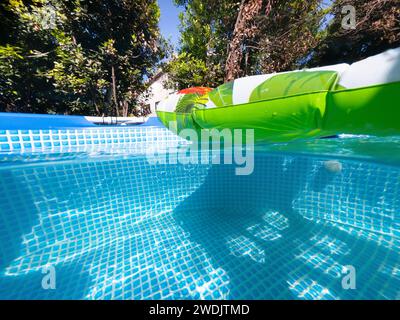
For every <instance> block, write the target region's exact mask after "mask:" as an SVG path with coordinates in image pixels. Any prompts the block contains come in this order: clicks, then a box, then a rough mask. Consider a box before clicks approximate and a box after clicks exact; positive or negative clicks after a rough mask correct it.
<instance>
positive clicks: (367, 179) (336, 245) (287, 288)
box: [0, 152, 400, 299]
mask: <svg viewBox="0 0 400 320" xmlns="http://www.w3.org/2000/svg"><path fill="white" fill-rule="evenodd" d="M12 157H13V156H12V155H10V156H9V158H8V160H7V161H6V162H4V163H3V164H2V165H1V166H0V219H1V223H0V243H1V247H0V258H1V259H0V270H1V276H0V288H1V291H0V298H2V299H5V298H6V299H227V298H229V299H399V298H400V293H399V290H400V289H399V288H400V256H399V251H400V231H399V230H400V219H399V212H400V168H399V167H396V166H389V165H384V164H379V163H374V162H364V161H360V160H354V159H341V160H340V170H331V169H330V166H329V163H328V165H327V161H332V160H331V159H329V158H322V157H318V156H313V157H308V156H305V155H296V154H292V155H284V154H276V153H275V154H274V153H268V152H257V153H256V157H255V164H254V173H253V174H251V175H249V176H237V175H235V167H234V166H233V165H211V164H209V165H200V164H199V165H190V164H189V165H179V164H177V165H160V164H149V163H148V161H147V159H146V158H145V157H144V156H143V155H139V154H134V153H129V152H127V153H125V154H124V155H114V156H112V157H109V156H107V157H105V156H101V155H99V156H98V157H96V155H93V154H91V155H90V156H89V155H86V156H85V153H83V154H82V155H81V156H79V157H78V158H74V157H70V156H65V158H63V156H62V155H57V156H56V157H55V158H54V159H52V161H31V160H30V158H28V157H27V158H26V159H25V161H24V159H23V158H24V155H18V157H17V156H15V157H17V158H18V159H17V160H18V161H17V162H16V163H15V164H14V163H13V162H12V161H10V158H12ZM36 160H37V159H36ZM334 161H336V160H334ZM346 266H353V267H354V268H355V270H356V275H357V276H356V288H355V289H347V290H346V289H344V288H343V286H342V279H343V276H344V275H345V274H346V273H345V271H346V270H347V269H346V268H347V267H346ZM49 267H54V270H55V274H56V289H54V290H45V289H43V288H42V279H43V277H44V275H45V273H44V272H45V270H46V269H47V268H49Z"/></svg>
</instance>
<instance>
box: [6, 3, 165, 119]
mask: <svg viewBox="0 0 400 320" xmlns="http://www.w3.org/2000/svg"><path fill="white" fill-rule="evenodd" d="M0 17H1V18H2V19H0V20H1V21H0V35H1V37H0V38H1V40H0V72H1V74H0V110H3V111H18V112H56V113H69V114H71V113H75V114H92V115H101V114H106V115H107V114H112V115H115V114H116V113H118V114H119V115H124V116H127V115H128V114H132V113H142V110H141V109H140V107H138V96H139V95H140V94H141V93H142V92H143V91H144V90H145V89H146V79H147V78H149V77H151V76H152V74H153V73H154V72H155V70H156V68H157V65H158V64H159V62H160V61H161V60H162V59H164V58H165V57H166V55H167V52H168V46H167V43H166V41H165V40H164V39H162V37H161V36H160V33H159V29H158V21H159V17H160V10H159V7H158V4H157V1H156V0H150V1H149V0H127V1H119V0H108V1H102V0H64V1H61V0H35V1H28V0H26V1H25V0H8V1H6V2H5V3H2V4H1V5H0Z"/></svg>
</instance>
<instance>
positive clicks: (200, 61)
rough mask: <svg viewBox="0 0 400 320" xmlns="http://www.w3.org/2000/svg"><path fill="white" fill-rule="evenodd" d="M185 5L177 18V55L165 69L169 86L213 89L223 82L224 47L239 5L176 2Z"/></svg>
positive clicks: (209, 1)
mask: <svg viewBox="0 0 400 320" xmlns="http://www.w3.org/2000/svg"><path fill="white" fill-rule="evenodd" d="M175 3H176V4H177V5H181V6H185V11H184V13H182V14H181V15H180V17H179V18H180V21H181V25H180V31H181V45H180V48H179V55H178V56H177V57H176V58H175V59H172V61H171V63H170V64H169V65H167V66H166V67H165V71H166V72H168V74H169V76H170V81H169V82H168V83H167V85H168V87H170V88H175V89H184V88H187V87H193V86H207V87H215V86H217V85H219V84H221V83H222V82H223V79H224V73H225V71H224V64H225V60H226V56H227V46H228V41H229V37H230V34H231V33H232V30H233V27H234V24H235V19H236V13H237V9H238V7H239V4H240V3H238V2H234V1H231V0H221V1H214V0H175Z"/></svg>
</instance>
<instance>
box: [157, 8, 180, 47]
mask: <svg viewBox="0 0 400 320" xmlns="http://www.w3.org/2000/svg"><path fill="white" fill-rule="evenodd" d="M158 5H159V6H160V10H161V17H160V23H159V26H160V30H161V34H162V35H163V36H164V37H165V38H167V39H170V40H171V42H172V44H173V45H174V47H177V46H178V44H179V18H178V14H179V12H181V11H182V8H177V7H176V6H175V5H174V4H173V0H158Z"/></svg>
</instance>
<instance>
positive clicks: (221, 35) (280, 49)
mask: <svg viewBox="0 0 400 320" xmlns="http://www.w3.org/2000/svg"><path fill="white" fill-rule="evenodd" d="M245 1H248V2H249V1H256V0H245ZM175 4H176V5H179V6H183V7H184V9H185V10H184V12H183V13H182V14H181V16H180V20H181V46H180V49H179V56H178V57H177V58H176V59H174V60H172V62H171V65H169V66H167V67H166V71H167V72H168V73H169V75H170V82H169V83H168V85H169V86H170V87H175V88H178V89H182V88H185V87H190V86H198V85H204V86H210V87H215V86H216V85H219V84H222V83H223V79H224V75H225V74H226V73H227V70H225V68H226V60H227V56H228V49H229V43H230V40H231V39H232V38H233V33H234V29H235V23H236V20H237V17H238V12H239V8H240V4H241V2H240V1H231V0H219V1H215V0H175ZM348 4H350V5H353V6H354V7H355V9H356V17H357V26H356V28H355V29H354V30H346V29H343V28H342V26H341V21H342V19H343V14H342V13H341V10H342V8H343V6H344V5H348ZM399 15H400V9H399V6H398V0H387V1H380V0H367V1H365V0H334V1H328V2H327V1H323V0H310V1H303V0H285V1H283V0H266V1H263V8H262V10H261V14H258V15H257V16H254V18H253V19H251V25H249V26H247V27H246V28H247V29H246V30H248V31H249V34H251V36H249V34H247V35H246V37H245V39H244V41H243V42H242V43H241V45H240V50H242V52H241V54H240V55H238V56H240V57H241V59H242V60H241V61H239V62H238V64H239V70H240V71H241V72H240V74H239V75H238V76H246V75H253V74H260V73H272V72H281V71H287V70H293V69H297V68H303V67H306V66H322V65H329V64H335V63H341V62H349V63H351V62H354V61H357V60H359V59H362V58H365V57H367V56H369V55H372V54H376V53H379V52H382V51H384V50H386V49H388V48H393V47H398V46H399V44H400V33H399V28H400V27H399V23H400V21H399V19H398V17H399Z"/></svg>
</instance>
